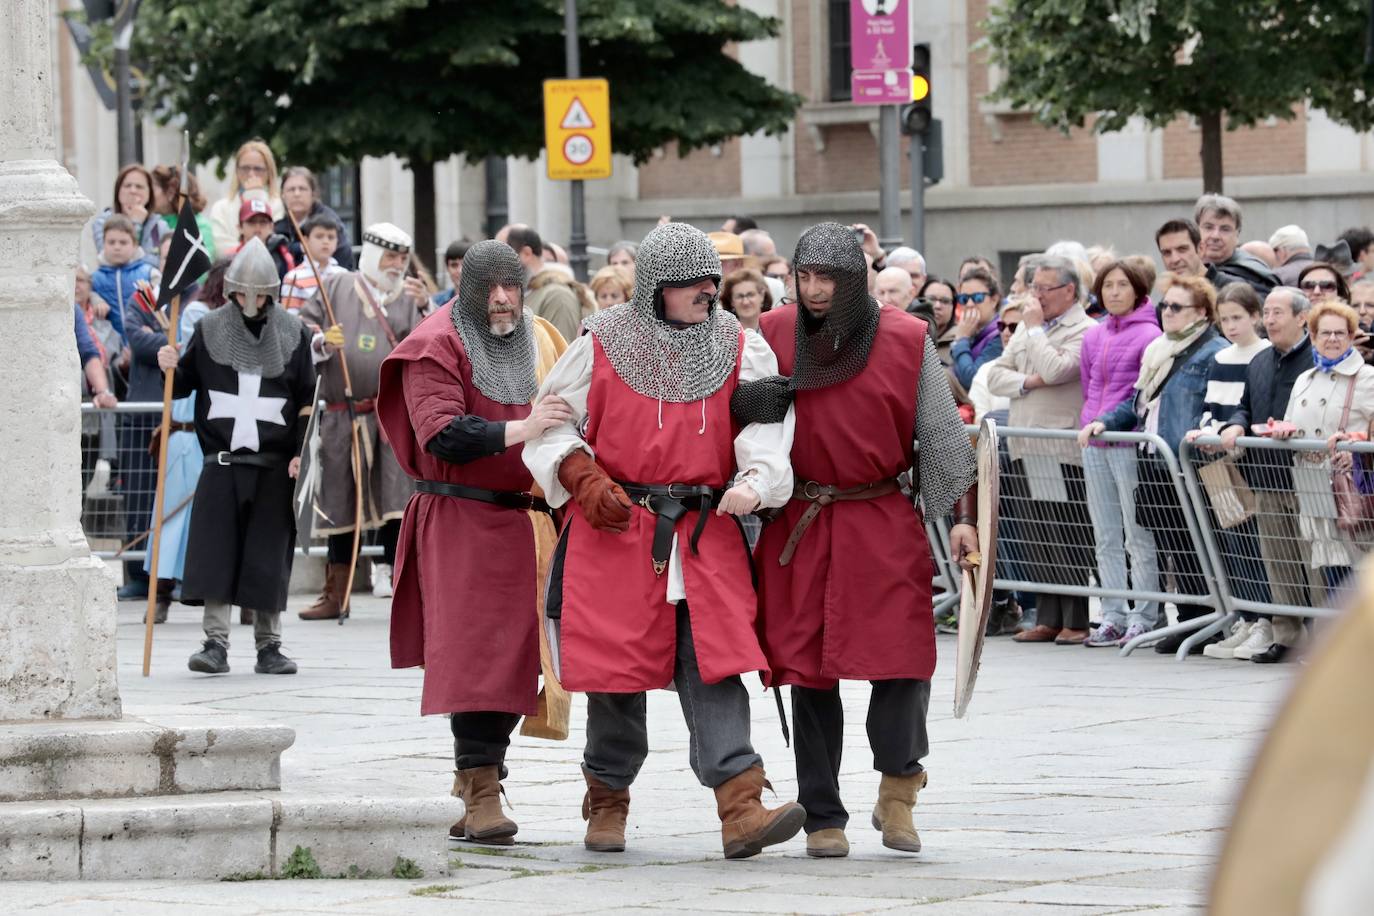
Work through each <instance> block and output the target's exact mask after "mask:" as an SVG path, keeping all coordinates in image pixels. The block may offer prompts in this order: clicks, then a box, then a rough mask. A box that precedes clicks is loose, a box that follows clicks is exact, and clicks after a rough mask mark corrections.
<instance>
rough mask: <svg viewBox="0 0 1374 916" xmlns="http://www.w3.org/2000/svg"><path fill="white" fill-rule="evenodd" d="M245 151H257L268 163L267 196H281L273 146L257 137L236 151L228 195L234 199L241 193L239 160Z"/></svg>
mask: <svg viewBox="0 0 1374 916" xmlns="http://www.w3.org/2000/svg"><path fill="white" fill-rule="evenodd" d="M245 153H257V154H258V155H259V156H261V157H262V161H263V162H266V163H267V196H268V197H269V198H277V197H281V186H280V185H279V184H278V182H277V159H276V157H275V156H273V155H272V148H271V147H270V146H268V145H267V142H266V141H265V140H260V139H258V138H256V137H255V138H253V139H252V140H249V141H248V142H247V143H244V144H243V145H242V146H240V147H239V148H238V152H236V153H234V170H233V172H232V174H230V176H229V193H228V194H227V195H226V196H227V197H228V198H229V199H230V200H233V199H234V198H235V197H237V196H238V194H239V160H240V159H242V158H243V156H244V154H245Z"/></svg>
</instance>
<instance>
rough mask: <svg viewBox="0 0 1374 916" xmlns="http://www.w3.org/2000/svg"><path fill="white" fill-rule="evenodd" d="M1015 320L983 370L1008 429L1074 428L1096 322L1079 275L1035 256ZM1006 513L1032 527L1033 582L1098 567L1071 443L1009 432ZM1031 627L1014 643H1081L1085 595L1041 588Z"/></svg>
mask: <svg viewBox="0 0 1374 916" xmlns="http://www.w3.org/2000/svg"><path fill="white" fill-rule="evenodd" d="M1030 292H1031V297H1032V298H1031V299H1029V300H1028V301H1027V302H1026V303H1025V306H1024V309H1023V310H1022V313H1021V321H1020V326H1019V327H1018V328H1017V329H1016V333H1015V334H1014V335H1012V338H1011V340H1010V341H1009V342H1008V343H1007V346H1006V349H1005V350H1004V351H1003V352H1002V355H1001V356H999V357H998V358H997V360H996V361H995V362H993V363H992V368H991V369H990V370H989V372H988V380H987V383H988V390H989V391H990V392H991V393H992V394H994V395H1001V396H1003V397H1008V398H1011V413H1010V416H1009V418H1008V421H1009V423H1010V425H1011V426H1013V427H1018V426H1021V427H1032V428H1035V429H1077V428H1078V414H1079V411H1080V410H1081V408H1082V406H1083V386H1082V382H1081V379H1080V375H1079V358H1080V354H1081V353H1082V349H1083V336H1084V335H1085V334H1087V333H1088V329H1089V328H1092V327H1093V326H1094V322H1093V320H1092V319H1091V318H1089V317H1088V315H1087V313H1086V312H1085V311H1084V309H1083V303H1082V300H1083V292H1084V291H1083V290H1082V289H1081V288H1080V280H1079V278H1078V271H1077V269H1076V268H1075V266H1074V264H1073V262H1072V261H1069V260H1068V259H1066V258H1043V259H1041V260H1039V261H1037V262H1036V264H1035V273H1034V275H1033V278H1032V282H1031V287H1030ZM1008 445H1009V449H1010V454H1011V458H1012V474H1011V475H1010V476H1009V479H1008V480H1007V482H1006V485H1007V489H1006V491H1004V501H1003V507H1004V511H1010V512H1011V513H1013V514H1014V515H1016V516H1017V517H1019V518H1021V519H1025V520H1027V521H1028V522H1030V523H1032V530H1034V531H1036V532H1037V536H1036V539H1035V543H1032V544H1029V545H1028V550H1027V552H1028V554H1029V557H1028V562H1027V563H1026V571H1027V574H1028V576H1029V578H1031V579H1032V580H1033V581H1035V582H1042V583H1047V584H1060V585H1087V584H1088V574H1089V572H1090V571H1092V570H1093V569H1095V559H1094V557H1093V544H1092V523H1091V521H1090V520H1089V518H1088V511H1087V502H1086V494H1085V492H1084V484H1083V468H1082V456H1081V454H1080V453H1079V450H1078V449H1077V447H1076V443H1075V442H1074V441H1073V440H1062V441H1061V440H1052V439H1024V438H1012V439H1011V440H1010V442H1009V443H1008ZM1036 620H1037V624H1038V625H1037V626H1036V627H1035V628H1034V629H1031V630H1027V631H1025V632H1022V633H1018V634H1017V635H1016V639H1017V640H1018V641H1020V642H1051V641H1053V642H1058V643H1060V644H1065V645H1068V644H1079V643H1082V642H1083V640H1084V639H1086V638H1087V636H1088V599H1087V598H1081V597H1076V596H1069V595H1052V594H1042V595H1041V596H1040V597H1039V600H1038V603H1037V612H1036Z"/></svg>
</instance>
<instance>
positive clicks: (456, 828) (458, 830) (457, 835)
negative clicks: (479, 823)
mask: <svg viewBox="0 0 1374 916" xmlns="http://www.w3.org/2000/svg"><path fill="white" fill-rule="evenodd" d="M448 838H449V839H450V840H466V839H467V838H468V816H467V815H466V814H464V815H463V816H462V817H460V818H458V822H457V823H455V824H454V825H453V826H452V827H450V828H448ZM514 844H515V841H514V840H511V845H514Z"/></svg>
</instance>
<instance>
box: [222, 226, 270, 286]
mask: <svg viewBox="0 0 1374 916" xmlns="http://www.w3.org/2000/svg"><path fill="white" fill-rule="evenodd" d="M230 293H239V294H240V295H243V296H247V297H249V298H250V299H251V298H252V297H254V296H266V297H267V298H269V299H272V300H275V299H276V298H277V296H278V295H279V294H280V293H281V277H280V276H279V275H278V274H277V265H276V264H274V263H273V261H272V255H270V254H269V253H268V252H267V246H266V245H264V244H263V243H262V239H260V238H257V237H256V236H254V237H253V238H251V239H249V240H248V241H247V242H246V243H244V246H243V247H242V248H240V249H239V253H238V254H236V255H234V260H233V261H232V262H231V263H230V264H229V269H228V270H226V271H225V272H224V294H225V296H226V297H228V295H229V294H230Z"/></svg>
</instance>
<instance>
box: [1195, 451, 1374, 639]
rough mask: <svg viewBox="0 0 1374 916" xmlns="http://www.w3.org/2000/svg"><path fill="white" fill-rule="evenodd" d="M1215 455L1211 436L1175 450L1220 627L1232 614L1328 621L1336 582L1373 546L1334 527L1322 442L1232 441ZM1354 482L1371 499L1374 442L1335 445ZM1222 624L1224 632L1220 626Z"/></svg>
mask: <svg viewBox="0 0 1374 916" xmlns="http://www.w3.org/2000/svg"><path fill="white" fill-rule="evenodd" d="M1236 444H1237V447H1238V448H1237V451H1236V452H1233V453H1224V452H1222V451H1221V449H1220V446H1221V440H1220V439H1219V438H1218V437H1217V436H1203V437H1200V438H1199V439H1197V440H1196V441H1195V442H1193V443H1184V445H1183V447H1182V449H1181V450H1180V454H1181V461H1182V465H1183V469H1184V477H1185V482H1186V484H1187V486H1188V490H1189V493H1190V496H1191V499H1192V501H1193V503H1194V505H1195V506H1197V511H1198V515H1199V517H1201V518H1204V519H1206V520H1207V521H1208V524H1206V525H1204V526H1203V536H1204V539H1205V541H1206V545H1207V549H1208V551H1209V552H1210V553H1211V555H1212V556H1213V558H1214V563H1215V569H1216V572H1217V580H1218V585H1219V586H1220V591H1221V595H1222V600H1223V602H1224V606H1225V608H1226V609H1227V611H1229V612H1230V613H1229V615H1228V617H1227V621H1226V622H1229V621H1230V620H1231V619H1234V617H1235V616H1236V613H1237V612H1239V611H1246V612H1250V613H1258V614H1268V615H1283V616H1294V617H1332V616H1335V615H1336V614H1337V613H1339V612H1338V610H1337V609H1336V608H1334V607H1333V606H1332V605H1333V604H1335V603H1336V602H1335V601H1334V600H1333V596H1334V593H1335V592H1336V591H1337V590H1338V586H1339V580H1340V579H1341V578H1342V574H1343V573H1345V574H1348V573H1349V570H1350V568H1351V567H1353V566H1355V565H1357V564H1358V563H1359V562H1360V560H1361V558H1362V557H1363V556H1364V554H1366V553H1368V552H1369V550H1370V549H1371V547H1374V530H1370V529H1366V530H1363V531H1358V530H1357V531H1355V532H1354V533H1351V532H1347V531H1345V530H1343V529H1342V527H1341V525H1340V524H1339V523H1338V519H1337V514H1338V513H1337V508H1336V500H1335V497H1334V491H1333V486H1332V479H1331V465H1330V462H1329V455H1330V449H1329V448H1328V446H1327V443H1326V441H1325V440H1322V439H1289V440H1273V439H1268V438H1259V437H1248V436H1247V437H1242V438H1240V439H1238V440H1237V442H1236ZM1338 450H1339V451H1342V452H1349V453H1352V455H1353V456H1354V458H1353V460H1354V463H1355V467H1356V473H1355V480H1356V483H1357V484H1358V485H1359V486H1360V488H1361V489H1362V490H1363V491H1364V492H1366V493H1374V474H1370V473H1369V472H1368V469H1370V468H1374V443H1369V442H1342V443H1340V444H1339V445H1338ZM1223 625H1224V623H1223Z"/></svg>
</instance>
